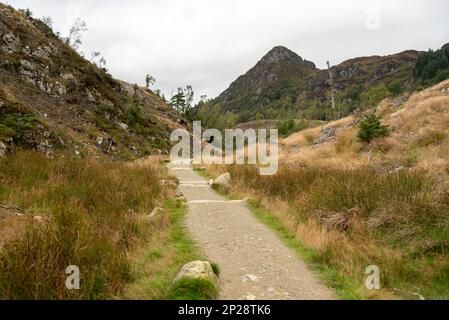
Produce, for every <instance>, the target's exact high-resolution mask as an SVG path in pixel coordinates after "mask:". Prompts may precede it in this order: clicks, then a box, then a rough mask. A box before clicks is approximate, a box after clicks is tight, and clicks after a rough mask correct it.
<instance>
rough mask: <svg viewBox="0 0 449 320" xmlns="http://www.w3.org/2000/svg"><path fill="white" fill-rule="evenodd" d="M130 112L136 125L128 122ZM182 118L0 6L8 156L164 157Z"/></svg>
mask: <svg viewBox="0 0 449 320" xmlns="http://www.w3.org/2000/svg"><path fill="white" fill-rule="evenodd" d="M132 107H134V108H138V109H139V112H138V113H139V115H138V118H139V119H134V120H133V119H131V118H130V117H129V113H130V109H131V108H132ZM180 118H182V116H181V115H179V114H178V113H177V112H176V111H175V110H173V109H172V108H171V107H170V106H168V105H167V104H166V103H165V102H164V101H163V100H162V99H161V98H160V97H159V96H158V95H156V94H155V93H153V92H152V91H150V90H147V89H144V88H140V87H138V86H134V85H131V84H127V83H125V82H121V81H119V80H116V79H114V78H113V77H112V76H111V75H110V74H108V73H107V70H106V69H100V68H98V67H97V66H96V65H94V64H92V63H90V62H89V61H87V60H86V59H84V58H83V57H82V56H80V55H79V54H78V53H77V52H76V51H75V50H73V49H72V48H70V46H67V45H66V44H65V43H64V42H63V41H62V40H61V39H60V38H59V37H58V35H56V34H55V33H54V32H53V30H52V29H51V28H49V27H48V26H47V25H45V24H44V23H43V22H41V21H40V20H38V19H34V18H32V17H28V16H26V15H25V14H23V13H21V12H19V11H17V10H15V9H14V8H12V7H10V6H7V5H4V4H1V3H0V123H2V124H3V123H4V120H5V119H6V120H7V121H6V122H8V123H10V125H11V127H7V128H4V127H3V128H2V131H1V132H0V142H1V143H3V144H4V145H6V146H7V147H8V151H11V152H13V151H14V149H24V148H26V149H34V150H37V151H40V152H43V153H45V154H46V155H48V156H52V155H54V154H55V153H59V152H61V153H63V152H68V153H70V154H76V155H81V154H82V155H83V156H96V157H97V156H102V157H103V156H104V157H114V158H118V159H132V158H136V157H140V156H142V155H150V154H162V153H167V150H168V149H169V148H170V142H169V138H170V132H171V131H172V130H174V129H176V128H179V127H180V125H179V124H178V123H177V122H176V119H180ZM137 123H138V124H137ZM16 124H19V125H18V126H17V125H16ZM62 136H64V137H65V138H64V140H66V141H65V142H64V141H63V139H62V138H61V137H62Z"/></svg>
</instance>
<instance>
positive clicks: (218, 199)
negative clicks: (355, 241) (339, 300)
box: [170, 167, 333, 300]
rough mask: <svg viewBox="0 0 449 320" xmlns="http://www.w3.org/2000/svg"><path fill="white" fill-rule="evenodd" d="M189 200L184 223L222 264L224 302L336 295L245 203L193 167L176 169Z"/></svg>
mask: <svg viewBox="0 0 449 320" xmlns="http://www.w3.org/2000/svg"><path fill="white" fill-rule="evenodd" d="M170 171H171V173H172V174H173V175H174V176H176V177H177V178H178V179H179V181H180V185H179V191H180V192H182V193H183V194H184V196H185V198H186V200H187V204H188V213H187V216H186V220H185V224H186V227H187V230H188V232H189V233H190V235H191V237H192V238H193V240H195V241H196V242H197V243H198V245H199V246H200V248H201V249H202V250H203V251H204V253H205V254H206V255H207V257H208V259H210V260H211V261H213V262H215V263H217V264H218V265H219V267H220V271H221V273H220V281H221V284H220V285H221V288H220V298H221V299H224V300H256V299H257V300H316V299H320V300H322V299H326V300H327V299H333V294H332V292H331V291H330V290H329V289H328V288H326V287H325V286H324V285H323V284H321V283H320V282H319V281H318V280H317V278H316V276H315V275H314V274H313V273H312V272H311V271H310V270H308V269H307V267H306V265H305V263H304V262H303V261H301V260H300V259H299V258H298V257H297V254H296V253H295V252H294V251H293V250H291V249H289V248H288V247H287V246H286V245H285V244H284V243H283V242H282V241H281V240H280V239H279V238H278V236H277V235H276V234H275V233H274V232H273V231H272V230H270V229H269V228H268V227H267V226H265V225H264V224H262V223H261V222H259V221H258V220H257V218H256V217H254V215H253V214H252V213H251V212H250V210H249V209H248V208H247V206H246V204H245V202H243V201H228V200H227V199H226V198H224V197H222V196H220V195H219V194H217V193H216V192H215V191H214V190H213V189H212V188H211V187H210V186H209V185H208V182H207V181H206V179H204V178H203V177H201V176H200V175H198V174H197V173H196V172H195V171H193V170H192V168H190V167H171V168H170Z"/></svg>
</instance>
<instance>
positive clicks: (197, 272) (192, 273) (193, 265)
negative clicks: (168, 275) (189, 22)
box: [174, 261, 219, 288]
mask: <svg viewBox="0 0 449 320" xmlns="http://www.w3.org/2000/svg"><path fill="white" fill-rule="evenodd" d="M184 278H193V279H202V280H206V281H210V282H211V283H213V284H214V285H215V286H216V287H217V288H218V286H219V281H218V277H217V275H216V274H215V273H214V270H213V269H212V266H211V264H210V263H209V262H208V261H192V262H189V263H187V264H186V265H184V266H183V267H182V268H181V270H180V271H179V272H178V274H177V275H176V278H175V280H174V282H177V281H179V280H181V279H184Z"/></svg>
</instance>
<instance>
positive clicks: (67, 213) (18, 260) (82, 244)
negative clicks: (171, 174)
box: [0, 152, 173, 299]
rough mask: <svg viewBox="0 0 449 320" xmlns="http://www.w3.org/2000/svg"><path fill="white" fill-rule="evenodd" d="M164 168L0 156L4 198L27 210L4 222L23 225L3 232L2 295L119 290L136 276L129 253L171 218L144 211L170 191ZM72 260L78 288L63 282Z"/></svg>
mask: <svg viewBox="0 0 449 320" xmlns="http://www.w3.org/2000/svg"><path fill="white" fill-rule="evenodd" d="M165 175H166V172H165V170H164V169H161V166H160V165H159V164H157V162H154V161H151V162H147V163H141V164H139V165H127V164H125V163H116V162H106V161H96V160H81V159H68V158H58V159H53V160H51V159H48V158H46V157H44V156H43V155H40V154H38V153H32V152H21V153H17V154H15V155H10V156H8V157H5V158H2V159H0V203H2V204H8V205H10V206H12V207H17V206H19V207H21V208H23V210H24V219H23V220H21V221H20V222H18V221H16V220H17V218H14V217H12V216H10V217H9V218H7V219H6V220H5V221H2V225H3V226H8V224H13V225H17V226H19V225H20V227H19V229H20V230H21V231H20V232H18V233H17V234H15V235H14V236H13V237H9V238H8V239H5V238H3V239H4V245H3V248H2V249H1V251H0V298H3V299H107V298H112V297H115V296H117V295H120V294H121V292H122V290H123V288H124V286H125V284H126V283H127V282H129V281H130V280H131V278H132V276H133V274H132V270H131V263H130V261H129V258H128V256H129V255H130V254H131V253H132V252H133V250H136V249H137V248H139V246H142V245H144V244H145V243H146V241H150V243H151V241H157V234H158V232H159V231H160V230H163V229H164V228H166V227H167V221H166V219H161V220H160V221H150V220H149V219H148V218H147V215H148V214H149V213H150V212H151V211H152V210H153V208H154V207H155V206H159V205H160V204H161V203H162V202H163V201H164V199H165V198H167V197H168V196H169V195H171V194H172V193H173V190H169V189H167V188H166V187H163V186H161V185H160V183H159V180H160V179H161V178H163V177H165ZM36 215H39V216H41V217H42V222H39V221H37V220H36V219H33V216H36ZM153 234H154V235H155V237H156V238H155V239H156V240H154V239H152V236H153ZM69 265H77V266H79V268H80V270H81V277H82V283H81V289H80V290H77V291H70V290H67V289H66V287H65V278H66V275H65V269H66V267H67V266H69Z"/></svg>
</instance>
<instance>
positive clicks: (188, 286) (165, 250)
mask: <svg viewBox="0 0 449 320" xmlns="http://www.w3.org/2000/svg"><path fill="white" fill-rule="evenodd" d="M164 209H165V211H166V213H165V214H167V215H168V217H169V228H168V230H166V231H164V232H163V233H164V235H163V237H164V238H165V240H164V241H162V242H161V243H160V245H158V246H150V249H149V250H148V251H147V252H146V254H143V255H142V257H141V258H140V259H139V260H138V261H137V262H136V263H135V265H134V274H136V275H138V276H137V279H135V281H134V283H133V284H132V285H131V286H130V288H129V289H128V290H127V292H126V293H125V296H124V298H128V299H145V300H146V299H152V300H211V299H215V298H216V297H217V296H218V289H217V288H215V286H214V285H213V284H212V283H209V282H207V281H201V280H195V279H183V280H180V281H178V282H176V283H175V284H173V279H174V278H175V276H176V274H177V273H178V271H179V270H180V269H181V267H182V266H183V265H185V264H186V263H188V262H191V261H195V260H207V259H204V255H203V254H202V253H201V252H200V249H199V248H198V247H197V245H196V244H195V243H194V241H192V240H191V239H190V238H189V236H188V234H187V231H186V229H185V227H184V225H183V219H184V217H185V214H186V212H187V206H186V204H185V203H184V202H182V201H180V200H175V199H170V200H168V201H166V203H165V205H164ZM213 265H214V264H213Z"/></svg>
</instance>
